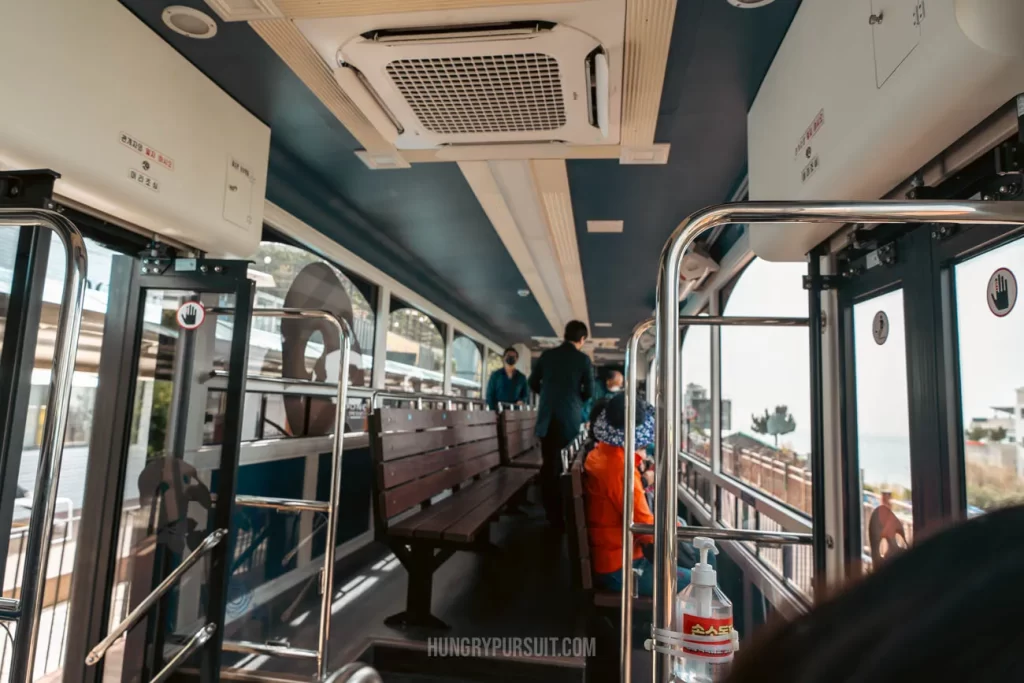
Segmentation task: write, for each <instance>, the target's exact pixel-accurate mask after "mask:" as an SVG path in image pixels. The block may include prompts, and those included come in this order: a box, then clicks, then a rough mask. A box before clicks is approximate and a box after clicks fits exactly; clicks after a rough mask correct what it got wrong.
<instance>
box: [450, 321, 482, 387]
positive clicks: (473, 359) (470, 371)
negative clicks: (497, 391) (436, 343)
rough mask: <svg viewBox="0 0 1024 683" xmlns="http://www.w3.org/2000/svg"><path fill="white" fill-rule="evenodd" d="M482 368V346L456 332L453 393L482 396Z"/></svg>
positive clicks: (453, 355) (453, 347)
mask: <svg viewBox="0 0 1024 683" xmlns="http://www.w3.org/2000/svg"><path fill="white" fill-rule="evenodd" d="M482 370H483V359H482V358H481V356H480V346H479V345H477V343H476V342H475V341H473V340H472V339H470V338H469V337H467V336H465V335H462V334H456V335H455V338H454V339H453V340H452V395H454V396H465V397H466V398H480V373H481V371H482Z"/></svg>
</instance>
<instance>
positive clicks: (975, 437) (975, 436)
mask: <svg viewBox="0 0 1024 683" xmlns="http://www.w3.org/2000/svg"><path fill="white" fill-rule="evenodd" d="M987 434H988V430H987V429H985V428H984V427H978V426H974V427H971V428H970V429H968V430H967V432H966V435H967V440H968V441H981V440H982V439H984V438H985V436H986V435H987Z"/></svg>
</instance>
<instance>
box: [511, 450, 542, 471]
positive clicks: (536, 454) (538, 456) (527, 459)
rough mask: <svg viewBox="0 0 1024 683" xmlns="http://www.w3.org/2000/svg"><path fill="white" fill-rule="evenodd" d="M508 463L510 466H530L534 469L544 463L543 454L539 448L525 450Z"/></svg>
mask: <svg viewBox="0 0 1024 683" xmlns="http://www.w3.org/2000/svg"><path fill="white" fill-rule="evenodd" d="M508 465H509V466H510V467H520V468H522V467H532V468H534V469H536V468H539V467H542V466H543V465H544V454H543V453H541V451H540V449H539V448H537V449H534V450H532V451H526V452H525V453H521V454H520V455H518V456H517V457H515V458H513V459H512V461H511V462H509V463H508Z"/></svg>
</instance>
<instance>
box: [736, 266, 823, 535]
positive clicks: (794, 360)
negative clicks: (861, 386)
mask: <svg viewBox="0 0 1024 683" xmlns="http://www.w3.org/2000/svg"><path fill="white" fill-rule="evenodd" d="M806 272H807V267H806V265H804V264H803V263H776V262H769V261H762V260H761V259H755V260H754V261H752V262H751V263H750V265H749V266H748V267H747V268H746V270H744V271H743V273H742V274H741V275H740V277H739V280H737V282H736V284H735V286H734V288H733V290H732V293H731V294H730V295H729V299H728V302H727V304H726V306H725V307H724V315H728V316H730V317H735V316H768V315H777V316H793V317H806V316H807V292H806V291H804V289H803V284H802V277H803V275H804V274H805V273H806ZM721 336H722V398H723V400H722V472H724V473H726V474H729V475H731V476H734V477H736V478H738V479H740V480H741V481H743V482H744V483H746V484H749V485H751V486H753V487H755V488H758V489H761V490H762V491H764V492H765V493H768V494H770V495H772V496H774V497H775V498H778V499H779V500H781V501H783V502H785V503H787V504H788V505H790V506H791V507H793V508H795V509H797V510H800V511H801V512H803V513H804V514H807V515H810V513H811V476H810V468H809V462H808V456H809V454H810V448H811V431H810V427H811V425H810V421H811V406H810V376H809V372H810V371H809V361H808V358H809V355H808V354H809V349H808V337H807V328H806V327H739V326H737V327H723V328H722V332H721Z"/></svg>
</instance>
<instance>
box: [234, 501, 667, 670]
mask: <svg viewBox="0 0 1024 683" xmlns="http://www.w3.org/2000/svg"><path fill="white" fill-rule="evenodd" d="M531 493H532V494H533V495H531V499H533V500H537V499H538V496H537V495H536V493H537V492H536V491H533V492H531ZM491 539H492V541H493V543H494V544H495V545H496V546H497V547H498V550H496V551H495V552H493V553H489V554H477V553H468V552H457V553H455V555H454V556H453V557H452V558H451V559H449V560H448V561H447V562H446V563H444V564H443V565H442V566H441V567H440V568H439V569H438V570H437V572H436V573H435V574H434V583H433V601H432V611H433V614H434V615H435V616H436V617H438V618H440V619H441V620H443V621H444V622H446V623H447V624H448V625H449V626H450V627H451V628H450V630H447V631H428V630H422V629H408V630H396V629H393V628H390V627H388V626H386V625H385V624H384V619H385V618H386V617H388V616H390V615H392V614H395V613H397V612H401V611H402V610H403V609H404V608H405V599H406V582H407V574H406V572H405V569H404V568H403V567H402V565H401V563H399V561H398V560H397V558H395V557H394V555H393V554H391V553H390V552H389V551H388V549H387V548H386V547H385V546H383V545H380V544H374V545H372V546H370V547H368V548H366V549H364V551H361V552H360V553H359V558H357V559H356V561H354V562H353V561H352V559H350V560H349V561H348V562H344V561H343V562H342V563H339V565H338V570H337V573H336V575H335V598H334V605H333V607H332V610H331V611H332V618H331V638H330V660H329V662H330V668H331V670H333V669H336V668H338V667H340V666H342V665H343V664H345V663H347V662H350V661H353V660H356V659H359V660H362V661H366V662H368V663H370V664H372V665H374V666H375V667H376V668H378V670H380V671H381V673H382V677H383V678H384V680H385V681H386V682H387V683H414V682H415V683H419V682H421V681H457V682H459V683H463V682H464V683H469V682H484V681H511V680H523V681H531V682H532V683H542V682H544V681H552V682H553V681H566V682H568V681H583V680H584V664H585V661H584V657H583V656H575V653H568V656H565V655H566V654H567V652H564V651H561V649H560V648H562V647H563V646H562V645H561V643H563V642H564V641H563V640H562V639H565V638H577V639H581V640H576V641H574V645H573V646H571V647H582V648H587V647H589V648H590V652H591V653H592V654H595V650H594V649H595V648H598V649H599V650H598V652H597V653H596V654H598V655H600V657H599V659H600V660H601V661H602V666H603V667H606V668H607V667H609V666H611V667H615V666H616V665H617V661H618V642H617V636H615V635H614V634H613V633H610V631H609V628H608V624H606V626H605V627H604V628H598V629H596V631H598V632H599V633H595V629H594V627H593V622H592V621H591V622H590V623H588V617H587V610H585V609H584V608H583V605H582V604H581V601H580V596H579V595H578V594H577V593H576V591H574V590H573V589H572V586H571V583H570V573H569V572H570V567H569V557H568V551H567V548H566V542H565V537H564V535H562V534H560V533H558V532H555V531H553V530H552V529H551V528H550V527H549V526H548V524H547V522H546V521H545V519H544V514H543V511H542V509H541V508H540V506H539V505H537V504H530V505H527V506H525V507H524V508H523V514H522V515H515V516H507V517H502V518H501V519H500V520H498V521H497V522H495V523H494V524H493V525H492V528H491ZM346 565H347V566H346ZM311 593H312V591H311ZM319 612H320V602H319V598H318V596H316V595H315V594H311V595H309V596H308V597H307V598H306V599H305V600H304V601H303V602H302V603H300V605H299V606H298V608H297V609H293V610H291V611H290V612H289V613H288V614H286V615H285V618H282V616H281V614H280V611H279V612H278V614H276V615H275V614H272V613H269V612H267V613H264V614H261V615H260V616H259V623H255V622H256V620H255V619H254V620H252V621H253V623H250V624H247V625H246V626H245V627H244V628H243V629H242V631H241V632H239V633H236V634H231V635H229V637H231V638H247V639H255V638H262V639H266V638H267V635H266V634H269V635H270V636H271V637H273V638H277V639H284V640H287V641H288V643H289V644H290V645H292V646H293V647H300V648H310V649H315V648H316V638H317V632H318V628H317V624H318V620H319ZM612 628H614V626H613V627H612ZM259 632H262V634H264V635H262V636H260V635H258V633H259ZM595 635H597V636H598V637H597V638H596V639H595V640H593V641H588V640H586V639H587V638H590V637H593V636H595ZM445 637H448V638H464V637H467V638H504V639H515V638H522V639H525V638H530V639H532V640H533V642H534V643H539V642H540V640H541V639H552V638H555V639H558V643H559V645H552V648H558V649H559V651H552V652H548V653H546V655H547V656H543V657H515V656H501V655H499V656H497V657H474V656H457V657H450V656H437V654H438V653H439V652H441V650H440V649H437V650H430V649H429V648H428V639H429V638H445ZM504 642H505V643H509V642H510V641H509V640H505V641H504ZM552 642H553V641H552ZM588 643H589V645H588ZM534 647H537V645H534ZM601 650H604V651H603V652H601ZM642 653H643V650H642V649H639V650H636V654H635V655H634V660H635V665H634V669H635V671H636V673H635V675H643V672H642V671H641V669H644V668H646V666H647V664H646V660H647V659H649V658H648V657H644V656H643V654H642ZM462 654H465V653H462ZM226 659H227V658H226ZM592 661H593V660H592ZM225 664H227V665H231V666H233V668H235V669H236V670H239V669H240V670H243V671H245V672H247V673H258V675H267V676H274V675H280V676H282V677H285V676H286V677H288V678H294V677H299V678H305V679H306V680H309V677H310V676H312V674H313V665H312V663H311V662H303V661H296V660H285V659H277V658H274V659H272V658H269V657H266V656H253V655H246V656H237V655H236V656H232V657H231V658H230V659H227V661H226V662H225ZM588 678H590V679H592V678H593V676H590V677H588Z"/></svg>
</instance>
